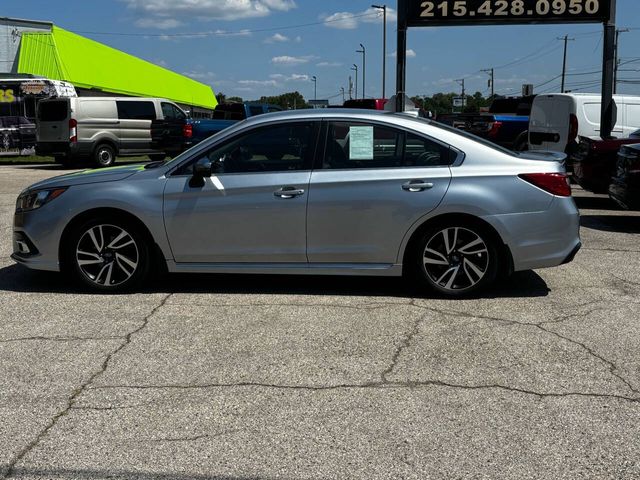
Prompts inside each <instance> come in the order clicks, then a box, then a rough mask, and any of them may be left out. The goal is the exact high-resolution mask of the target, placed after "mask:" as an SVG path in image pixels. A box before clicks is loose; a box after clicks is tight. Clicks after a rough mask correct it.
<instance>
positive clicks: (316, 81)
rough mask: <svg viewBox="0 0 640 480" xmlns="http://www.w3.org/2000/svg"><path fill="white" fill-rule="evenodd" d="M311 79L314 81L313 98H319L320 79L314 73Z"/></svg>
mask: <svg viewBox="0 0 640 480" xmlns="http://www.w3.org/2000/svg"><path fill="white" fill-rule="evenodd" d="M311 81H312V82H313V99H314V100H317V99H318V79H317V78H316V76H315V75H314V76H313V77H311Z"/></svg>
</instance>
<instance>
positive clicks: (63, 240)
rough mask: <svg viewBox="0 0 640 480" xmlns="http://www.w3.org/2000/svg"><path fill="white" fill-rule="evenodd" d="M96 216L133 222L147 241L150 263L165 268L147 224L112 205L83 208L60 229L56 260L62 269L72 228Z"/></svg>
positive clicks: (160, 253) (162, 257)
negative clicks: (83, 209)
mask: <svg viewBox="0 0 640 480" xmlns="http://www.w3.org/2000/svg"><path fill="white" fill-rule="evenodd" d="M97 217H109V218H116V219H126V220H127V221H129V222H131V223H133V224H134V225H135V226H136V227H138V228H139V229H140V232H141V233H142V235H143V236H144V239H145V241H147V242H148V244H149V246H150V251H151V260H152V265H160V266H161V268H162V269H163V271H164V270H166V260H165V258H164V255H163V253H162V249H161V248H160V246H159V245H158V244H157V242H156V241H155V239H154V238H153V235H152V234H151V230H149V227H147V225H146V224H145V223H144V222H143V221H142V220H141V219H140V218H138V217H137V216H135V215H134V214H132V213H130V212H127V211H126V210H122V209H119V208H114V207H99V208H92V209H89V210H85V211H84V212H81V213H78V214H77V215H76V216H75V217H73V218H72V219H71V220H70V221H69V223H67V225H66V226H65V227H64V230H63V231H62V235H61V236H60V243H59V245H58V261H59V262H60V268H61V270H64V269H65V268H66V267H65V264H66V262H67V259H66V258H65V247H66V245H68V241H69V237H70V236H71V234H72V233H73V231H74V229H75V228H77V227H78V226H79V225H81V224H82V223H84V222H86V221H88V220H90V219H92V218H97Z"/></svg>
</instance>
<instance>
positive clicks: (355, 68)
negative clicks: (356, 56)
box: [351, 63, 358, 100]
mask: <svg viewBox="0 0 640 480" xmlns="http://www.w3.org/2000/svg"><path fill="white" fill-rule="evenodd" d="M351 70H355V71H356V100H357V99H358V65H356V64H355V63H354V64H353V67H351Z"/></svg>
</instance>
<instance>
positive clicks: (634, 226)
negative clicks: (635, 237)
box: [580, 214, 640, 233]
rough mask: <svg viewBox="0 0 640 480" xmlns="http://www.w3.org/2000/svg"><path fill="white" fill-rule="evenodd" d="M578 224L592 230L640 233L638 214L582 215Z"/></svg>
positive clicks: (639, 216) (639, 215) (639, 217)
mask: <svg viewBox="0 0 640 480" xmlns="http://www.w3.org/2000/svg"><path fill="white" fill-rule="evenodd" d="M580 225H582V226H583V227H585V228H590V229H592V230H602V231H604V232H614V233H640V214H637V215H624V216H622V215H582V216H581V217H580Z"/></svg>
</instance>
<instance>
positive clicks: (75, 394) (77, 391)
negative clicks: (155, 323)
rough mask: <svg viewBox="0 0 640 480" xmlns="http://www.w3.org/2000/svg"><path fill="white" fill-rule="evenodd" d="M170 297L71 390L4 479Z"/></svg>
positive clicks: (9, 466)
mask: <svg viewBox="0 0 640 480" xmlns="http://www.w3.org/2000/svg"><path fill="white" fill-rule="evenodd" d="M171 295H173V294H171V293H170V294H168V295H166V296H165V297H164V298H163V299H162V301H161V302H160V303H159V304H158V305H156V306H155V307H154V308H153V309H152V310H151V312H149V314H147V316H146V317H144V318H143V319H142V322H141V324H140V325H139V326H138V327H137V328H135V329H134V330H132V331H130V332H129V333H128V334H127V335H126V336H125V337H124V341H123V342H122V343H121V344H120V345H118V346H117V347H116V348H115V349H114V350H112V351H111V352H110V353H109V354H108V355H107V356H106V358H105V359H104V361H103V362H102V365H101V367H100V368H99V369H98V370H97V371H95V372H94V373H93V374H91V376H90V377H89V378H88V379H87V380H86V381H85V382H84V383H83V384H82V385H80V386H79V387H77V388H76V389H74V390H73V392H72V393H71V396H70V397H69V398H68V399H67V405H66V407H65V408H64V409H63V410H61V411H60V412H58V413H57V414H56V415H54V416H53V418H51V420H50V421H49V424H48V425H47V426H46V427H45V428H44V429H43V430H42V431H41V432H40V433H39V434H38V435H37V436H36V438H35V439H33V440H32V441H31V442H30V443H29V444H27V445H26V446H25V447H24V448H23V449H22V450H20V451H19V452H18V454H17V455H16V456H15V457H14V458H13V459H12V460H11V461H10V462H9V463H8V464H7V465H5V469H6V470H5V474H4V478H11V477H12V476H13V473H14V469H15V466H16V465H17V464H18V462H20V461H21V460H22V459H23V458H24V457H25V456H26V455H28V454H29V452H31V450H33V449H34V448H35V447H36V446H37V445H38V444H39V443H40V441H41V440H42V439H43V438H44V437H46V436H47V434H48V433H49V431H50V430H51V429H52V428H53V427H55V426H56V424H57V423H58V421H59V420H60V419H61V418H62V417H64V416H66V415H67V414H68V413H69V412H70V411H71V409H72V408H73V406H74V404H75V403H76V401H77V400H78V397H79V396H80V395H81V394H82V392H84V391H85V390H86V389H87V388H89V386H90V385H91V384H92V383H93V382H94V381H95V380H96V379H97V378H98V377H99V376H100V375H102V374H103V373H104V372H105V371H106V370H107V367H108V366H109V362H110V361H111V359H112V358H113V357H114V355H116V354H118V353H119V352H120V351H121V350H122V349H123V348H125V347H126V346H127V345H129V344H130V343H131V339H132V337H133V336H134V335H135V334H137V333H139V332H141V331H142V330H144V329H145V328H146V326H147V325H148V324H149V320H150V319H151V317H153V316H154V315H155V314H156V312H157V311H158V310H159V309H161V308H162V307H163V306H164V304H165V303H166V302H167V300H168V299H169V298H170V297H171ZM121 338H122V337H121Z"/></svg>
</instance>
